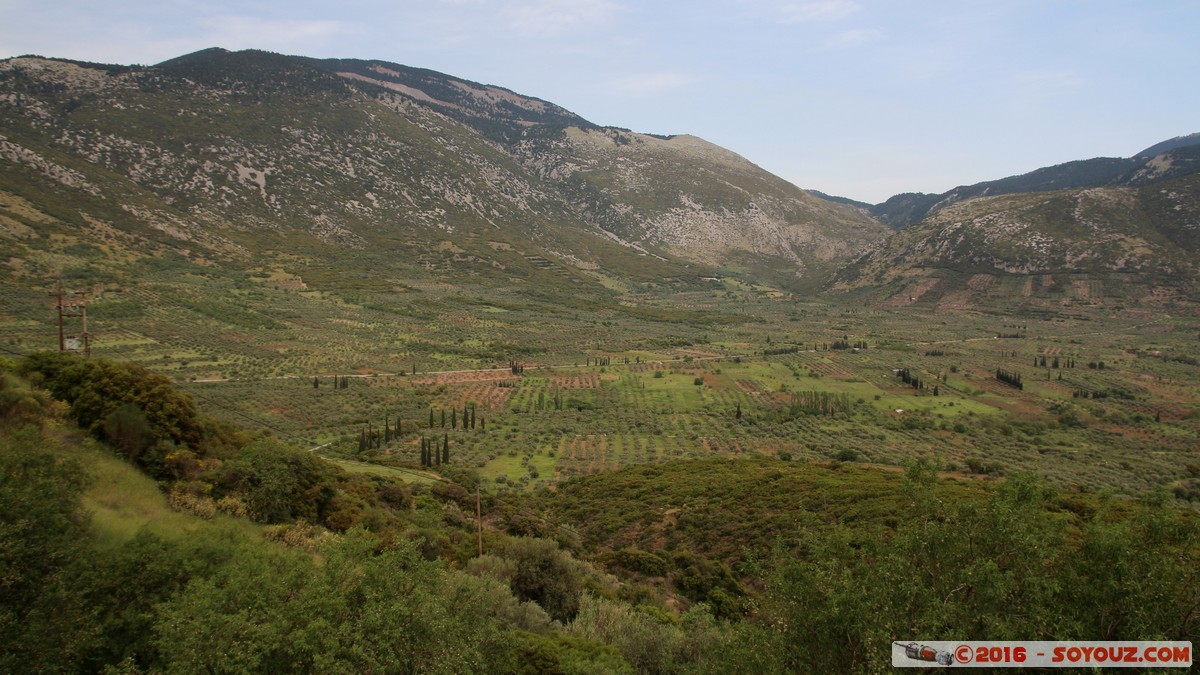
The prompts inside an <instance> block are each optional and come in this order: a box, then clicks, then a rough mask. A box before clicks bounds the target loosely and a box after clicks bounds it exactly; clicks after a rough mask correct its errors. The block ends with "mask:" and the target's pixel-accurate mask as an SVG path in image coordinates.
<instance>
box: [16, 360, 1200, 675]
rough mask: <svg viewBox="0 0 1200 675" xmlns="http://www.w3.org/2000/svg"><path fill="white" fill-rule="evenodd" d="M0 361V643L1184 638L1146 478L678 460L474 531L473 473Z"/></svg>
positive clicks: (260, 662) (409, 653)
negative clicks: (400, 466)
mask: <svg viewBox="0 0 1200 675" xmlns="http://www.w3.org/2000/svg"><path fill="white" fill-rule="evenodd" d="M0 377H2V381H3V387H2V388H0V415H2V416H3V422H4V424H3V425H2V426H0V434H3V438H2V439H0V462H2V463H3V467H2V469H3V471H2V474H0V475H3V476H4V477H5V479H4V481H3V482H2V483H0V502H2V503H0V514H3V515H2V516H0V518H3V520H2V522H0V529H2V530H3V533H4V537H3V541H4V542H5V545H4V547H3V548H2V549H0V572H2V578H3V579H4V584H3V586H2V587H0V593H2V594H3V602H0V607H3V608H4V610H3V615H2V616H0V644H2V645H4V648H3V653H2V655H0V669H4V670H12V669H14V668H17V667H18V666H19V668H20V669H21V670H23V671H29V672H35V671H42V670H54V671H61V670H83V671H98V670H103V669H104V668H106V667H112V668H116V669H118V670H119V671H124V672H147V671H156V670H164V671H171V672H175V671H185V672H192V671H196V670H216V671H231V670H236V671H245V672H266V671H270V672H278V671H280V670H321V671H354V672H363V671H413V670H416V671H422V672H427V671H428V672H478V671H488V672H565V673H570V672H695V671H697V670H699V671H706V672H745V671H746V670H747V669H751V668H757V669H763V670H765V671H766V672H782V671H805V672H845V671H847V670H851V671H862V672H873V671H878V670H880V669H882V668H885V667H886V665H887V664H888V663H890V648H889V645H890V642H891V641H892V640H897V639H908V638H912V637H914V636H920V637H922V638H925V639H965V638H970V639H1026V640H1030V639H1172V640H1188V639H1191V640H1196V638H1197V637H1200V635H1198V634H1200V630H1198V629H1200V619H1198V618H1197V616H1196V612H1195V607H1196V603H1197V602H1198V601H1200V579H1198V578H1197V574H1198V571H1197V570H1198V569H1200V565H1198V563H1200V540H1198V539H1197V536H1198V535H1200V524H1198V523H1197V520H1196V519H1195V518H1194V517H1193V515H1192V513H1191V512H1190V511H1186V510H1179V509H1178V508H1175V507H1173V506H1171V505H1170V504H1169V503H1168V501H1167V498H1166V496H1165V495H1163V494H1162V493H1154V494H1152V495H1149V496H1147V497H1145V498H1142V499H1138V500H1131V499H1127V498H1120V497H1118V496H1115V495H1112V494H1111V493H1102V494H1096V493H1092V492H1085V491H1080V490H1077V489H1060V488H1055V487H1052V486H1051V485H1049V484H1048V483H1047V482H1045V481H1044V480H1041V479H1038V478H1034V477H1030V476H1012V477H1009V478H1008V479H1007V480H1003V481H980V480H976V479H967V478H955V477H952V476H942V477H938V475H937V474H936V472H935V470H934V468H932V467H930V466H928V465H926V464H920V463H918V464H914V465H912V466H911V467H910V468H909V469H908V470H907V471H906V472H903V473H899V472H893V471H887V470H883V469H878V468H870V467H862V466H855V465H853V464H847V463H840V462H836V463H832V464H828V463H826V464H818V463H801V462H796V461H790V462H785V461H780V460H777V459H770V458H744V459H737V458H733V459H720V458H713V459H707V460H689V459H680V460H673V461H668V462H663V463H659V464H656V465H653V466H650V465H647V466H640V467H639V466H634V467H629V468H625V469H619V470H615V471H606V472H603V473H600V474H597V475H593V476H588V477H580V478H576V479H572V480H568V481H565V482H564V483H562V485H561V486H560V488H559V490H558V491H557V492H555V493H551V492H544V493H527V494H525V495H524V496H520V495H511V496H510V497H505V498H496V497H494V496H493V497H489V498H486V499H484V500H483V501H482V504H481V511H482V512H483V514H484V523H485V532H484V537H483V547H484V554H483V555H479V554H478V551H477V550H476V541H475V540H476V534H475V523H474V522H472V521H473V518H472V516H473V515H474V514H473V513H472V507H473V506H474V505H473V503H472V502H473V500H472V499H471V495H470V492H469V491H470V489H471V488H473V487H474V485H473V484H472V483H471V481H472V480H473V476H472V474H471V473H470V472H467V471H463V472H461V473H459V474H454V479H453V480H451V479H446V478H443V479H442V480H436V479H431V480H429V481H420V482H411V483H409V482H405V481H404V480H402V479H400V478H397V476H396V475H392V474H389V473H387V472H385V471H379V472H348V471H345V470H343V469H342V468H340V465H338V464H334V463H331V462H327V461H324V460H321V459H319V458H318V457H317V455H316V454H314V453H308V452H303V451H301V450H297V449H293V448H291V447H288V446H287V444H286V443H283V442H281V441H279V440H278V439H275V438H271V437H269V436H264V435H262V434H261V433H250V432H246V431H242V430H240V429H237V428H235V427H233V426H232V425H229V424H227V423H222V422H218V421H215V420H212V419H210V418H207V417H206V416H205V415H204V414H202V413H199V412H197V411H196V409H195V408H194V407H193V406H191V405H190V404H191V401H190V399H188V398H187V397H186V396H184V395H181V394H179V393H178V392H177V391H176V390H174V389H173V388H172V387H171V386H170V385H169V383H167V382H165V380H164V379H163V378H161V377H160V376H156V375H154V374H152V373H149V372H148V371H145V370H142V369H140V368H138V367H136V366H130V365H125V364H120V363H114V362H105V361H90V362H89V361H83V360H79V359H74V358H70V357H62V356H59V355H49V354H47V355H38V356H36V357H33V358H30V359H26V360H24V361H21V362H19V363H8V364H5V365H4V367H3V373H0ZM115 382H119V383H120V385H121V386H120V388H113V383H115ZM97 392H105V393H106V396H105V398H104V399H103V402H102V403H100V404H98V403H97V402H98V401H101V400H102V399H100V398H98V397H97V396H96V395H95V394H96V393H97ZM164 403H174V404H175V405H173V406H167V405H163V404H164ZM89 420H90V422H89ZM77 425H78V426H77ZM135 431H138V433H135ZM135 440H136V441H138V442H136V443H134V442H133V441H135ZM139 448H140V450H139ZM135 466H136V467H140V470H139V469H138V468H135ZM451 473H452V472H451ZM100 479H102V480H100ZM155 479H157V480H155ZM118 485H119V486H120V487H119V488H115V487H114V486H118ZM830 645H836V649H830V648H828V647H829V646H830Z"/></svg>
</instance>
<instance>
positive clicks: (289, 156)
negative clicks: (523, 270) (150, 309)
mask: <svg viewBox="0 0 1200 675" xmlns="http://www.w3.org/2000/svg"><path fill="white" fill-rule="evenodd" d="M0 76H2V78H3V79H2V81H0V87H2V88H0V96H3V97H4V100H5V101H7V102H8V105H7V106H6V107H5V109H4V110H3V111H0V112H3V113H4V115H3V117H2V118H0V122H2V126H0V134H2V135H4V136H5V140H4V142H5V143H7V144H9V145H10V146H12V147H11V148H10V150H9V154H10V155H12V156H14V157H17V156H20V157H25V158H26V160H25V161H18V162H16V163H15V164H16V165H18V166H24V167H25V169H26V171H27V172H28V171H32V172H33V174H34V175H32V176H31V175H29V174H28V173H27V174H26V175H23V176H20V177H16V176H10V180H9V181H7V184H10V185H21V184H26V185H28V184H29V182H30V181H35V182H36V181H38V180H43V181H44V180H50V181H51V182H57V183H59V184H60V185H62V184H64V183H63V181H62V180H61V178H62V176H78V177H79V179H78V180H76V183H79V184H82V183H84V182H86V183H87V184H89V185H92V186H94V187H95V186H101V187H103V188H104V189H100V187H96V188H95V189H96V190H98V191H99V193H100V194H97V195H91V198H93V199H99V200H102V201H103V200H109V195H118V194H123V195H134V194H136V195H137V196H136V197H132V196H130V200H131V201H134V202H139V203H138V204H129V203H124V204H121V205H119V206H118V209H117V210H118V211H119V212H124V213H125V214H134V215H135V220H139V221H141V222H140V226H141V229H144V230H157V231H159V232H164V233H166V232H174V233H176V234H180V233H185V232H186V233H188V235H187V236H189V237H192V242H193V243H194V244H199V243H200V242H201V241H202V240H209V239H211V240H213V247H211V248H212V251H210V253H213V254H214V255H218V252H219V251H226V252H228V251H232V250H237V249H238V248H239V247H240V248H241V249H244V250H245V251H248V252H250V253H253V252H254V251H255V250H256V248H259V247H261V246H262V242H259V241H256V236H257V235H255V234H254V232H255V231H256V229H257V231H259V232H260V233H261V232H266V231H279V232H285V231H286V232H300V231H301V230H303V235H304V237H303V238H301V239H300V240H299V242H300V244H299V246H300V248H299V249H298V250H296V251H292V253H291V254H293V255H294V254H296V253H303V254H304V255H311V254H313V253H315V252H316V250H317V249H318V248H319V246H318V244H317V243H316V242H320V241H323V242H326V244H328V245H335V246H340V247H347V248H349V249H358V250H365V249H369V248H372V247H378V246H379V245H380V243H381V242H382V241H383V239H387V240H396V239H397V238H398V237H399V238H403V237H410V238H411V237H413V236H416V237H417V239H420V240H421V241H420V242H417V241H414V242H411V243H412V245H415V246H418V247H421V248H424V249H426V250H428V249H429V248H430V247H440V246H442V244H439V243H438V241H440V240H441V238H442V237H443V235H445V234H451V233H458V234H459V235H460V236H461V235H463V234H467V235H469V238H475V239H480V240H482V239H483V238H484V237H483V234H482V233H483V232H488V231H499V232H502V233H508V234H509V235H512V236H517V239H520V240H522V241H523V242H524V243H520V242H517V241H516V240H514V241H510V242H506V244H507V245H516V248H517V249H520V250H521V251H522V255H521V257H524V258H530V257H532V258H546V259H549V260H553V261H557V262H555V263H554V265H555V266H557V267H565V268H566V269H568V270H569V269H571V268H574V269H577V270H583V271H588V270H592V271H595V270H606V269H607V270H611V271H613V272H614V273H618V274H620V273H624V272H626V271H631V272H634V276H635V277H638V276H642V277H645V276H647V275H649V277H655V276H664V275H665V276H667V277H672V276H674V277H678V276H679V275H681V274H687V273H685V272H683V270H686V269H687V267H688V266H689V265H698V266H699V268H707V267H711V266H714V265H716V266H720V265H726V264H727V262H728V261H734V267H735V268H737V269H740V270H741V271H742V272H746V273H763V274H767V275H772V274H773V275H774V276H775V278H777V279H778V280H780V281H782V282H793V283H795V282H798V281H799V282H807V283H810V284H816V283H820V281H821V279H820V276H821V275H823V274H825V273H827V272H828V271H829V270H831V269H832V268H833V267H835V266H836V264H837V263H838V262H839V261H840V260H841V259H844V258H846V257H848V256H849V255H851V254H854V253H857V252H859V251H861V250H863V249H864V248H865V246H866V245H867V244H869V243H872V242H874V241H877V240H878V239H880V238H882V236H883V235H884V234H885V230H884V228H882V227H881V226H879V225H878V223H876V222H875V221H874V220H872V219H871V218H869V217H867V216H865V215H864V214H862V213H860V212H858V211H855V210H853V209H848V208H843V207H840V206H829V205H827V204H826V203H825V202H822V201H820V200H818V199H816V198H815V197H812V196H811V195H809V194H808V193H806V192H804V191H802V190H800V189H799V188H796V187H795V186H793V185H791V184H790V183H786V181H783V180H782V179H779V178H777V177H775V176H771V175H770V174H767V173H766V172H765V171H763V170H762V169H760V168H759V167H757V166H755V165H753V164H752V163H750V162H749V161H747V160H745V158H742V157H740V156H738V155H736V154H735V153H732V152H730V151H727V150H724V149H719V150H718V149H717V148H716V146H713V145H711V144H707V143H706V142H700V141H697V140H693V139H691V138H690V137H686V136H658V135H647V134H635V133H633V132H627V131H624V130H621V129H617V128H613V127H599V126H597V125H594V124H592V123H590V122H588V121H587V120H585V119H583V118H582V117H580V116H578V115H576V114H574V113H571V112H570V111H567V110H565V109H563V108H561V107H559V106H556V105H555V104H552V103H549V102H546V101H543V100H541V99H535V98H532V97H527V96H523V95H520V94H517V93H515V92H512V91H511V90H507V89H504V88H502V87H496V86H492V85H481V84H478V83H472V82H469V81H466V80H462V79H459V78H455V77H453V76H448V75H443V74H440V73H435V72H434V71H429V70H424V69H417V68H411V67H408V66H401V65H399V64H390V63H387V62H384V61H378V60H375V61H362V60H350V59H310V58H307V57H293V56H287V55H281V54H275V53H271V52H263V51H256V50H246V51H240V52H230V51H227V50H223V49H218V48H214V49H207V50H201V51H199V52H194V53H192V54H187V55H183V56H181V57H177V58H175V59H169V60H167V61H164V62H162V63H160V64H158V65H155V66H136V67H118V68H107V69H106V68H103V67H92V66H90V65H87V64H83V65H81V64H78V63H70V62H67V61H59V60H52V59H42V58H40V57H25V58H18V59H8V60H5V61H3V62H0ZM38 164H44V165H47V166H50V165H53V166H54V167H61V170H60V169H58V168H55V169H37V168H36V167H35V166H34V165H38ZM685 164H686V165H688V166H690V167H692V169H693V170H689V171H686V172H681V171H679V170H678V168H679V167H680V166H682V165H685ZM50 173H54V174H56V175H57V176H58V178H55V177H53V176H51V175H49V174H50ZM37 175H40V176H41V178H36V177H35V176H37ZM35 201H36V200H35ZM110 208H111V205H110ZM70 210H71V208H70V207H68V208H67V211H70ZM93 210H95V209H93ZM138 214H140V215H138ZM72 217H73V218H74V219H75V220H79V216H78V215H74V216H72ZM106 220H108V221H109V222H124V220H123V219H119V220H114V219H111V218H109V219H106ZM130 226H131V227H132V226H133V225H130ZM118 227H120V225H118ZM464 228H465V229H464ZM135 229H137V228H136V227H135ZM438 231H440V232H441V234H438ZM693 231H699V232H701V235H700V236H693ZM435 235H436V236H435ZM518 235H519V236H518ZM717 235H719V236H717ZM512 236H510V237H509V238H512ZM381 237H382V238H383V239H381ZM502 238H503V237H502ZM177 239H181V238H180V237H177ZM306 240H307V241H309V242H310V243H307V244H306V243H304V242H305V241H306ZM468 243H470V242H468ZM218 244H219V245H218ZM455 246H457V247H459V248H463V250H464V253H463V254H462V255H463V256H465V257H467V258H472V259H475V260H476V261H477V262H481V263H483V264H487V265H489V266H491V267H492V269H500V268H503V267H512V266H513V265H516V266H522V264H521V263H520V262H519V261H516V260H509V261H507V262H506V261H500V260H497V257H498V256H496V255H494V254H495V253H496V252H497V251H496V249H495V247H492V246H491V245H487V244H485V243H484V242H482V241H474V242H473V245H472V247H464V243H463V242H461V241H460V242H456V244H455ZM306 251H307V253H304V252H306ZM648 256H649V257H650V259H651V260H654V261H657V262H655V264H653V265H650V266H649V267H648V268H647V266H646V265H643V264H641V263H640V262H638V260H639V259H645V258H646V257H648ZM218 257H219V255H218ZM500 257H503V256H500ZM509 258H511V256H509ZM535 267H536V266H535ZM639 271H640V272H644V274H638V272H639ZM485 272H486V270H483V271H480V273H481V274H485V276H486V273H485ZM572 274H573V273H572ZM574 278H576V279H579V280H581V281H584V282H586V281H587V278H586V275H585V277H584V278H582V279H581V278H580V277H578V276H575V277H574Z"/></svg>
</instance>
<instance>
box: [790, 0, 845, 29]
mask: <svg viewBox="0 0 1200 675" xmlns="http://www.w3.org/2000/svg"><path fill="white" fill-rule="evenodd" d="M860 9H862V7H861V6H860V5H859V4H858V3H857V2H854V0H812V1H811V2H789V3H785V4H782V5H779V7H778V11H779V14H780V16H781V17H782V19H783V22H784V23H808V22H812V21H832V20H834V19H844V18H846V17H848V16H850V15H852V14H855V13H857V12H858V11H859V10H860Z"/></svg>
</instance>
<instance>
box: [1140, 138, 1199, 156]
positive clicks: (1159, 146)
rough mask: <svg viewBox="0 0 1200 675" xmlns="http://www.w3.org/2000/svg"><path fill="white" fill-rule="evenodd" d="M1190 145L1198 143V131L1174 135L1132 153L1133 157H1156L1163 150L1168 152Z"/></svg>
mask: <svg viewBox="0 0 1200 675" xmlns="http://www.w3.org/2000/svg"><path fill="white" fill-rule="evenodd" d="M1192 145H1200V132H1198V133H1194V134H1188V135H1187V136H1176V137H1175V138H1172V139H1170V140H1166V141H1163V142H1162V143H1156V144H1155V145H1152V146H1150V147H1148V148H1146V149H1145V150H1143V151H1141V152H1139V153H1138V154H1136V155H1134V157H1138V158H1142V157H1157V156H1158V155H1161V154H1163V153H1164V152H1170V151H1172V150H1176V149H1179V148H1186V147H1189V146H1192Z"/></svg>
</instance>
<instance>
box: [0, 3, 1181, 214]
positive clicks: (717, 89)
mask: <svg viewBox="0 0 1200 675" xmlns="http://www.w3.org/2000/svg"><path fill="white" fill-rule="evenodd" d="M213 46H216V47H224V48H226V49H244V48H257V49H266V50H271V51H276V52H283V53H288V54H302V55H306V56H318V57H334V56H337V57H354V58H364V59H382V60H387V61H393V62H397V63H402V64H406V65H411V66H418V67H423V68H431V69H434V70H439V71H442V72H445V73H449V74H452V75H455V76H458V77H462V78H465V79H469V80H474V81H477V82H482V83H486V84H496V85H500V86H503V87H507V88H509V89H513V90H515V91H517V92H520V93H522V94H527V95H530V96H536V97H539V98H543V99H546V100H549V101H552V102H554V103H557V104H559V105H562V106H564V107H566V108H568V109H569V110H572V111H573V112H576V113H578V114H580V115H582V116H583V117H585V118H587V119H589V120H591V121H593V122H595V123H597V124H603V125H612V126H620V127H627V128H631V129H633V130H635V131H645V132H652V133H663V134H666V133H689V134H695V135H697V136H701V137H703V138H705V139H707V140H710V141H712V142H714V143H717V144H720V145H723V146H725V147H727V148H729V149H731V150H734V151H735V152H738V153H740V154H742V155H744V156H745V157H747V158H748V159H749V160H750V161H752V162H754V163H756V164H758V165H760V166H762V167H764V168H766V169H767V170H769V171H772V172H774V173H776V174H778V175H780V176H782V177H783V178H786V179H788V180H790V181H792V182H794V183H796V184H797V185H800V186H801V187H805V188H813V189H817V190H822V191H824V192H829V193H833V194H840V195H844V196H848V197H853V198H855V199H860V200H863V201H869V202H877V201H882V200H884V199H886V198H887V197H889V196H891V195H893V194H896V193H898V192H908V191H921V192H942V191H945V190H947V189H949V188H952V187H954V186H955V185H960V184H969V183H974V182H978V181H980V180H987V179H993V178H1001V177H1004V176H1009V175H1013V174H1018V173H1023V172H1025V171H1029V170H1032V169H1035V168H1038V167H1040V166H1047V165H1051V164H1058V163H1061V162H1065V161H1070V160H1074V159H1086V158H1089V157H1097V156H1129V155H1132V154H1134V153H1136V152H1138V151H1139V150H1141V149H1143V148H1145V147H1147V146H1149V145H1152V144H1154V143H1157V142H1158V141H1162V140H1165V139H1167V138H1170V137H1173V136H1179V135H1183V134H1188V133H1193V132H1197V131H1200V2H1198V1H1197V0H1029V1H1024V0H989V1H976V0H944V1H943V0H791V1H789V0H693V1H691V2H678V1H673V0H672V1H668V2H652V1H647V0H642V1H641V2H635V1H634V0H421V1H410V0H390V1H388V2H381V1H377V0H340V1H339V2H331V1H329V0H322V1H321V2H313V1H310V0H289V1H288V2H282V1H273V2H252V1H251V2H246V1H245V0H238V1H237V2H234V1H232V0H204V1H203V2H199V1H195V0H153V1H150V0H120V1H117V2H113V1H111V0H110V1H109V2H96V1H95V0H0V57H6V56H14V55H18V54H41V55H44V56H58V57H65V58H74V59H80V60H87V61H101V62H107V63H126V64H128V63H141V64H152V63H157V62H159V61H162V60H165V59H168V58H171V57H174V56H179V55H181V54H184V53H188V52H192V51H195V50H198V49H202V48H205V47H213Z"/></svg>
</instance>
